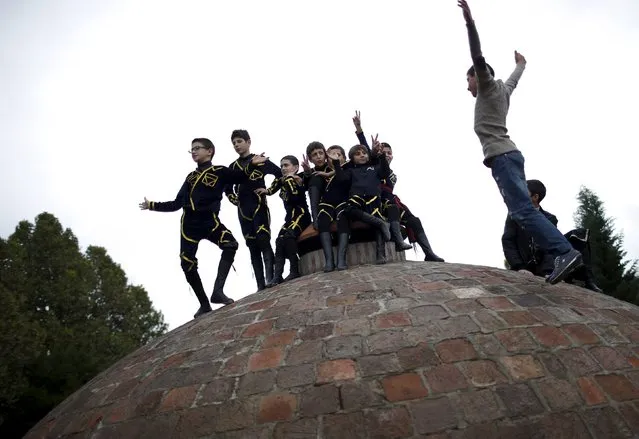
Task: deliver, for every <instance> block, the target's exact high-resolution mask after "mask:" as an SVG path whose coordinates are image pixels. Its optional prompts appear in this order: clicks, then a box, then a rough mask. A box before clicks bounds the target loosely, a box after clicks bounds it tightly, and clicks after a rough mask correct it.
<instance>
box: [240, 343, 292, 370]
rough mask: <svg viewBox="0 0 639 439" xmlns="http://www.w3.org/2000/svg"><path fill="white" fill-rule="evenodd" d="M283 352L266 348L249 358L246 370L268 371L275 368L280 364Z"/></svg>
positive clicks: (279, 349) (280, 349)
mask: <svg viewBox="0 0 639 439" xmlns="http://www.w3.org/2000/svg"><path fill="white" fill-rule="evenodd" d="M283 356H284V352H283V350H282V348H268V349H262V350H261V351H257V352H255V353H254V354H253V355H251V357H250V358H249V364H248V368H249V370H250V371H254V370H261V369H270V368H272V367H277V366H279V365H280V363H281V362H282V357H283Z"/></svg>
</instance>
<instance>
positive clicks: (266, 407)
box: [257, 393, 297, 424]
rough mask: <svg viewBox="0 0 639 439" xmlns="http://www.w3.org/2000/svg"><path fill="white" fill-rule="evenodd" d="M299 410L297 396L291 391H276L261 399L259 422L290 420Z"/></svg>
mask: <svg viewBox="0 0 639 439" xmlns="http://www.w3.org/2000/svg"><path fill="white" fill-rule="evenodd" d="M295 410H297V396H296V395H292V394H290V393H274V394H271V395H266V396H263V397H262V398H261V399H260V407H259V411H258V414H257V422H258V423H259V424H263V423H266V422H275V421H289V420H291V419H292V418H293V414H294V413H295Z"/></svg>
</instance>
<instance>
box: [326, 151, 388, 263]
mask: <svg viewBox="0 0 639 439" xmlns="http://www.w3.org/2000/svg"><path fill="white" fill-rule="evenodd" d="M373 153H376V155H377V157H378V160H379V163H378V164H376V165H375V164H373V163H371V155H370V154H369V148H368V147H366V146H364V145H355V146H353V147H352V148H351V149H350V151H349V152H348V157H349V159H350V161H351V162H350V163H351V165H350V166H349V167H348V168H347V169H344V168H342V167H341V166H336V167H335V177H336V178H337V180H338V181H343V182H348V183H349V184H350V190H349V198H348V201H347V203H346V207H345V210H344V214H345V215H346V216H347V217H348V218H349V219H350V220H352V221H362V222H364V223H366V224H368V225H370V226H372V227H374V228H375V229H377V232H376V244H377V263H378V264H385V263H386V245H385V243H386V242H388V241H390V239H391V234H390V229H389V225H388V223H387V222H386V221H385V220H384V217H383V216H382V212H381V209H382V205H381V191H380V182H381V180H382V179H384V178H388V176H389V175H390V168H389V166H388V162H387V161H386V157H385V156H384V153H383V152H382V150H381V145H380V144H379V143H378V142H376V141H373ZM329 158H330V159H331V160H334V159H335V158H336V156H335V155H334V154H332V155H330V156H329Z"/></svg>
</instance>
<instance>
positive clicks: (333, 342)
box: [324, 335, 363, 359]
mask: <svg viewBox="0 0 639 439" xmlns="http://www.w3.org/2000/svg"><path fill="white" fill-rule="evenodd" d="M324 346H325V350H326V357H327V358H330V359H337V358H353V357H358V356H360V355H362V350H363V345H362V337H361V336H359V335H345V336H342V337H333V338H331V339H329V340H327V341H326V342H325V344H324Z"/></svg>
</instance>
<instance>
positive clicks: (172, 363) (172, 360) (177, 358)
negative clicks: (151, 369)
mask: <svg viewBox="0 0 639 439" xmlns="http://www.w3.org/2000/svg"><path fill="white" fill-rule="evenodd" d="M194 353H195V351H186V352H179V353H177V354H174V355H171V356H170V357H168V358H167V359H166V360H164V361H163V362H162V364H160V365H159V366H158V367H157V368H156V371H157V370H164V369H172V368H174V367H179V366H180V365H182V364H183V363H185V362H186V361H187V360H188V359H189V357H190V356H191V355H193V354H194Z"/></svg>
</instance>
